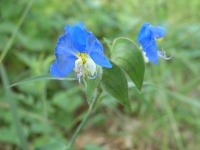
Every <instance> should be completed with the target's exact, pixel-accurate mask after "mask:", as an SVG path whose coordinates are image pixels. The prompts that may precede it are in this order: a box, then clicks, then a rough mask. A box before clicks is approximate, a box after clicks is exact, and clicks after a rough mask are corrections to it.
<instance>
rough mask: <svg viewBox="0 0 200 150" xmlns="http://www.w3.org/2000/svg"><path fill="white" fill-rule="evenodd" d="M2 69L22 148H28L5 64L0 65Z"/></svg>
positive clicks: (24, 149)
mask: <svg viewBox="0 0 200 150" xmlns="http://www.w3.org/2000/svg"><path fill="white" fill-rule="evenodd" d="M0 71H1V78H2V82H3V86H4V89H5V91H6V97H7V100H8V103H9V106H10V111H11V115H12V118H13V121H14V125H15V128H16V130H17V135H18V136H19V140H20V142H21V146H22V149H23V150H28V144H27V141H26V137H25V135H24V133H23V130H22V125H21V122H20V118H19V116H18V112H17V105H16V103H15V101H14V100H13V97H12V91H11V90H10V88H7V87H8V85H9V81H8V78H7V74H6V70H5V69H4V66H3V65H0Z"/></svg>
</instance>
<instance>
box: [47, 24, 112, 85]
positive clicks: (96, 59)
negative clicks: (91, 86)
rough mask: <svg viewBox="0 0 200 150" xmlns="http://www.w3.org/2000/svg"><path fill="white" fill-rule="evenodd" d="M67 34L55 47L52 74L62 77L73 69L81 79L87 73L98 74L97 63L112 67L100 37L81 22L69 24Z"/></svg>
mask: <svg viewBox="0 0 200 150" xmlns="http://www.w3.org/2000/svg"><path fill="white" fill-rule="evenodd" d="M64 29H65V31H66V32H65V34H64V35H63V36H61V37H60V38H59V39H58V43H57V46H56V47H55V56H56V61H55V62H54V63H52V64H51V66H50V74H51V75H52V76H54V77H58V78H62V77H65V76H67V75H68V74H69V73H70V72H71V71H72V70H74V71H75V76H76V77H77V78H78V79H79V81H80V78H81V76H82V75H83V74H84V75H87V76H88V78H90V79H93V78H95V77H96V76H97V71H96V64H97V65H99V66H102V67H106V68H112V65H111V64H110V62H109V60H108V58H106V56H105V55H104V53H103V46H102V45H101V43H100V42H99V41H98V39H97V38H96V37H95V36H94V35H93V34H92V33H91V32H88V31H87V30H86V29H85V28H84V24H83V23H81V22H79V23H77V24H76V25H75V26H71V25H68V26H66V27H65V28H64Z"/></svg>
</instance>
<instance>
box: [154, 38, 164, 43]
mask: <svg viewBox="0 0 200 150" xmlns="http://www.w3.org/2000/svg"><path fill="white" fill-rule="evenodd" d="M155 41H157V42H162V41H163V37H161V38H159V39H156V38H155Z"/></svg>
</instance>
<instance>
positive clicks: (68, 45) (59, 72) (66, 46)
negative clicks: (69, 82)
mask: <svg viewBox="0 0 200 150" xmlns="http://www.w3.org/2000/svg"><path fill="white" fill-rule="evenodd" d="M55 55H56V61H55V62H54V63H53V64H52V65H51V66H50V74H51V75H52V76H55V77H59V78H62V77H65V76H67V75H68V74H69V73H70V72H71V71H72V70H73V68H74V65H75V60H76V50H75V48H74V46H73V44H72V42H71V40H70V36H69V34H67V33H66V34H65V35H63V36H61V37H60V38H59V40H58V44H57V46H56V48H55Z"/></svg>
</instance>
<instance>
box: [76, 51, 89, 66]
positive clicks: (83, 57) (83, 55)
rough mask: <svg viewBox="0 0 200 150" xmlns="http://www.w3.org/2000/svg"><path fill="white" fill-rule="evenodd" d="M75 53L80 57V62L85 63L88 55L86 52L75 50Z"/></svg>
mask: <svg viewBox="0 0 200 150" xmlns="http://www.w3.org/2000/svg"><path fill="white" fill-rule="evenodd" d="M76 55H77V56H78V57H80V58H81V59H82V64H85V63H86V59H87V58H88V55H87V54H86V53H80V52H77V53H76Z"/></svg>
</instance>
